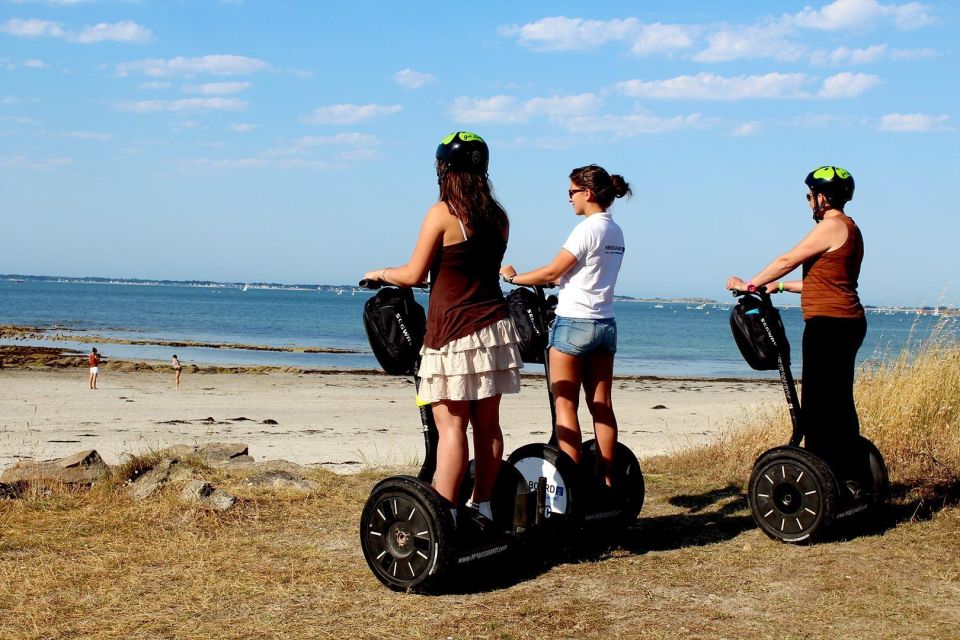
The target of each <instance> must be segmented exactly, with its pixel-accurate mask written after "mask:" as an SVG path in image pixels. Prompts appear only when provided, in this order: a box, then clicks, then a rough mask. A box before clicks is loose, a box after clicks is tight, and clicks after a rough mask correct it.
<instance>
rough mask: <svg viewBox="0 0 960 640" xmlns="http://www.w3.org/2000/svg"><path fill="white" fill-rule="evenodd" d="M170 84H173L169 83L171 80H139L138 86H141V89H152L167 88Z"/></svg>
mask: <svg viewBox="0 0 960 640" xmlns="http://www.w3.org/2000/svg"><path fill="white" fill-rule="evenodd" d="M172 86H173V83H171V82H162V81H158V80H151V81H149V82H141V83H140V88H141V89H150V90H154V89H169V88H170V87H172Z"/></svg>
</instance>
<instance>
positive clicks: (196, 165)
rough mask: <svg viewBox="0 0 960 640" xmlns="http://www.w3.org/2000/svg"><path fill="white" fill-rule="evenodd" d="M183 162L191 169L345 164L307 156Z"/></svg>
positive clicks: (303, 167) (320, 166)
mask: <svg viewBox="0 0 960 640" xmlns="http://www.w3.org/2000/svg"><path fill="white" fill-rule="evenodd" d="M182 164H183V165H184V166H185V167H187V168H190V169H264V168H270V167H279V168H283V169H334V168H340V167H343V166H344V165H343V164H342V163H333V162H325V161H321V160H307V159H305V158H280V159H273V160H271V159H268V158H232V159H231V158H225V159H220V160H212V159H210V158H194V159H191V160H184V161H183V162H182Z"/></svg>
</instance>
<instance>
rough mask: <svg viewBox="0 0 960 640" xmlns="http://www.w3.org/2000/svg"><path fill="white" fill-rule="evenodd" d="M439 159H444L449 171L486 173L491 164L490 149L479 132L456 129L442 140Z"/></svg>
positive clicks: (438, 154)
mask: <svg viewBox="0 0 960 640" xmlns="http://www.w3.org/2000/svg"><path fill="white" fill-rule="evenodd" d="M437 160H443V161H444V162H445V163H446V164H447V169H448V170H449V171H465V172H467V173H478V174H480V175H485V174H486V173H487V166H488V165H489V164H490V149H488V148H487V143H486V142H484V141H483V138H481V137H480V136H478V135H477V134H475V133H471V132H469V131H456V132H454V133H451V134H450V135H448V136H447V137H445V138H444V139H443V140H441V141H440V146H438V147H437Z"/></svg>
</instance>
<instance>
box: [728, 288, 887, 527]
mask: <svg viewBox="0 0 960 640" xmlns="http://www.w3.org/2000/svg"><path fill="white" fill-rule="evenodd" d="M733 295H734V296H736V297H739V301H738V302H737V304H736V305H735V306H734V308H733V309H732V310H731V313H730V327H731V329H732V330H733V336H734V339H735V340H736V343H737V346H738V347H739V348H740V352H741V353H742V354H743V357H744V359H745V360H746V361H747V363H748V364H749V365H750V366H751V367H753V368H754V369H757V370H761V371H765V370H773V369H777V370H778V371H779V372H780V383H781V385H782V387H783V393H784V396H785V397H786V401H787V409H788V410H789V413H790V422H791V424H792V427H793V432H792V434H791V436H790V442H789V444H787V445H786V446H781V447H775V448H773V449H770V450H769V451H766V452H764V453H763V454H761V455H760V457H759V458H757V461H756V462H755V463H754V465H753V472H752V473H751V474H750V482H749V485H748V489H747V495H748V500H749V503H750V511H751V513H752V514H753V519H754V521H756V523H757V525H758V526H759V527H760V529H761V530H762V531H763V532H764V533H765V534H767V535H768V536H769V537H771V538H773V539H775V540H780V541H783V542H788V543H810V542H813V541H816V540H817V539H820V538H822V537H823V536H824V534H825V533H826V532H827V531H828V530H829V529H830V527H831V526H832V525H834V524H836V523H837V522H839V521H842V520H844V519H847V518H849V517H851V516H854V515H857V514H862V513H864V512H866V511H867V510H869V509H871V508H872V507H875V506H876V505H878V504H880V503H882V501H883V500H884V498H885V496H886V494H887V491H888V488H889V479H888V475H887V468H886V465H885V464H884V462H883V456H882V455H881V454H880V451H879V450H878V449H877V448H876V447H875V446H874V445H873V443H872V442H870V441H869V440H867V439H866V438H863V437H861V438H860V446H861V450H862V451H863V453H864V454H865V455H866V456H867V458H868V461H869V469H870V477H869V485H870V486H867V487H862V488H858V489H857V490H856V491H852V490H850V489H849V488H848V486H847V483H846V481H847V480H848V478H842V477H840V476H839V475H838V474H837V473H835V472H834V470H833V469H832V468H831V467H830V465H828V464H827V463H826V461H824V460H823V459H822V458H820V457H818V456H816V455H814V454H813V453H811V452H810V451H808V450H807V449H803V448H801V447H800V442H801V441H802V440H803V437H804V429H803V423H802V421H801V420H800V416H799V410H800V402H799V399H798V397H797V390H796V385H795V383H794V379H793V374H792V373H791V371H790V344H789V342H788V341H787V337H786V332H785V330H784V327H783V320H782V319H781V317H780V312H779V311H778V310H777V309H776V307H774V306H773V303H772V302H771V300H770V294H769V293H767V290H766V288H765V287H759V288H758V289H757V290H756V291H752V292H744V291H736V290H735V291H733Z"/></svg>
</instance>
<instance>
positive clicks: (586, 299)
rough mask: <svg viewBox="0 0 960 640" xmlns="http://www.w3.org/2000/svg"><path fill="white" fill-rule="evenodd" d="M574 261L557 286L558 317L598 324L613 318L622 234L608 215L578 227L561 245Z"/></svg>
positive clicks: (584, 222) (621, 260)
mask: <svg viewBox="0 0 960 640" xmlns="http://www.w3.org/2000/svg"><path fill="white" fill-rule="evenodd" d="M563 248H564V249H566V250H567V251H569V252H570V253H571V254H573V257H575V258H576V259H577V264H575V265H574V266H573V267H572V268H571V269H570V270H569V271H567V272H566V273H565V274H564V275H563V277H562V278H561V279H560V282H559V283H558V284H559V285H560V295H559V298H560V301H559V303H558V304H557V315H558V316H563V317H564V318H589V319H591V320H600V319H602V318H612V317H613V289H614V287H615V286H616V284H617V275H618V274H619V273H620V265H621V264H622V263H623V251H624V241H623V230H622V229H620V225H618V224H617V223H616V222H614V221H613V218H612V217H611V215H610V214H609V213H595V214H593V215H591V216H588V217H587V219H586V220H584V221H583V222H581V223H580V224H578V225H577V226H576V227H575V228H574V229H573V231H572V232H571V233H570V237H568V238H567V241H566V242H564V243H563Z"/></svg>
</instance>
